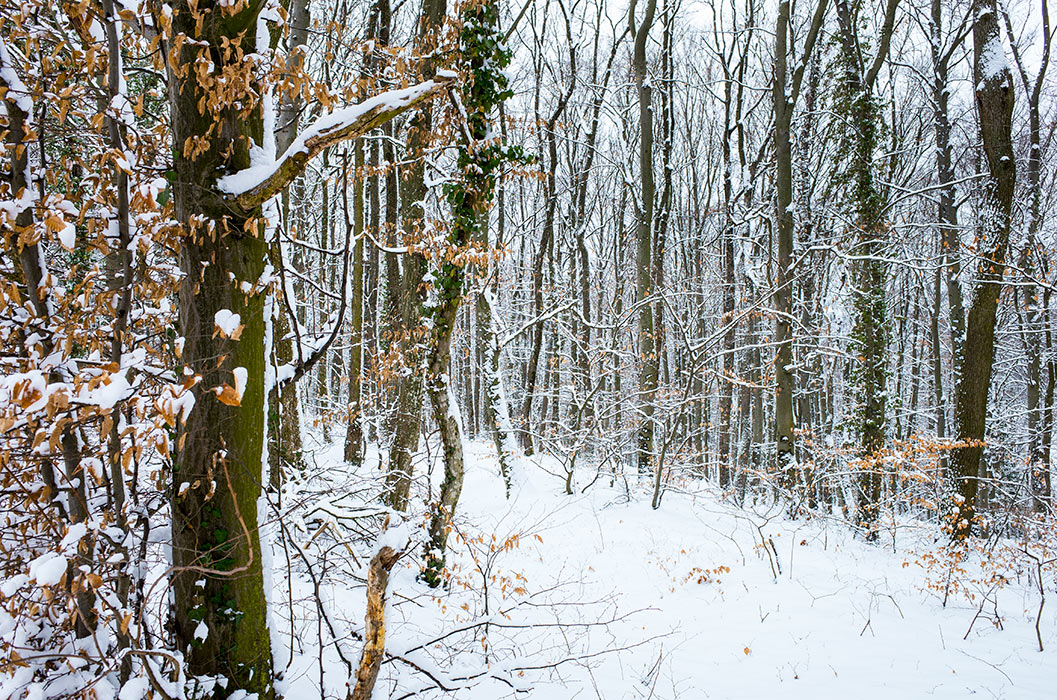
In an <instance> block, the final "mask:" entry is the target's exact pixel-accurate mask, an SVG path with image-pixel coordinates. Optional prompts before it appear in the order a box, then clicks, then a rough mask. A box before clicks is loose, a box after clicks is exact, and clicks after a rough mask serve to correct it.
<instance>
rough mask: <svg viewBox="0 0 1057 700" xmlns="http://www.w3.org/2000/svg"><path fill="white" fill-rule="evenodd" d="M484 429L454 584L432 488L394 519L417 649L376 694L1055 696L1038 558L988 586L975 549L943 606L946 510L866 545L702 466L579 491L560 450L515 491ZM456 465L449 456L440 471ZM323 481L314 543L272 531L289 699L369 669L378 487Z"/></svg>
mask: <svg viewBox="0 0 1057 700" xmlns="http://www.w3.org/2000/svg"><path fill="white" fill-rule="evenodd" d="M468 448H469V449H468V469H467V474H466V482H465V488H464V490H463V494H462V498H461V500H460V504H459V511H458V516H457V520H456V523H455V526H456V530H457V533H456V534H455V535H454V536H453V538H452V540H451V541H450V543H451V550H450V552H449V554H448V560H447V561H448V569H449V570H450V571H451V574H452V578H451V580H450V584H449V585H448V586H447V587H446V588H442V589H436V590H432V589H430V588H428V587H426V586H425V585H424V584H422V583H419V582H418V581H416V575H417V573H418V571H419V568H420V565H421V562H420V549H421V546H420V542H421V541H422V539H423V536H424V535H423V533H422V532H421V531H420V530H419V529H418V528H419V525H420V521H421V520H422V519H423V517H424V516H422V513H421V506H420V511H419V515H416V516H409V519H408V522H407V524H406V526H404V527H391V528H390V530H389V532H388V534H387V535H386V536H385V537H386V541H387V542H388V543H389V544H394V545H395V546H399V544H400V543H398V542H397V540H404V539H405V538H406V536H407V535H410V536H411V538H412V545H411V551H410V552H409V554H408V556H406V557H404V558H403V559H401V561H400V562H399V563H398V564H397V566H396V568H395V569H394V570H393V574H392V577H391V580H390V585H389V604H388V639H387V649H388V652H390V653H391V654H393V655H395V656H396V657H399V658H394V659H390V660H389V661H387V662H386V663H385V665H383V667H382V673H381V675H380V677H379V682H378V687H377V689H376V691H375V696H376V697H380V698H386V697H392V698H397V697H433V696H436V695H439V694H440V693H439V692H438V691H439V690H440V686H443V687H445V688H447V689H449V690H450V689H454V688H459V690H458V691H457V692H454V693H452V694H450V695H449V697H456V698H475V699H478V698H479V699H482V700H483V699H486V698H488V699H492V698H502V697H514V696H515V695H517V696H522V697H523V696H524V694H523V693H519V692H517V691H523V690H531V693H530V695H531V696H532V697H538V698H547V699H551V698H554V699H559V698H600V699H602V700H617V699H620V698H656V699H658V700H660V699H664V698H768V697H777V696H781V697H805V698H808V697H810V698H835V697H854V698H862V699H865V698H886V699H888V698H893V697H904V698H918V697H921V698H966V697H970V696H980V697H985V698H1047V697H1053V695H1052V693H1053V688H1054V685H1053V679H1054V674H1055V671H1057V653H1055V652H1054V649H1057V605H1053V604H1051V605H1050V606H1048V607H1047V608H1045V609H1044V612H1043V616H1042V619H1041V624H1040V629H1041V636H1042V642H1043V644H1044V646H1045V647H1046V651H1044V652H1040V651H1039V650H1038V641H1037V639H1036V634H1035V629H1034V627H1035V618H1036V615H1037V613H1038V608H1039V602H1040V600H1039V595H1038V592H1037V589H1036V588H1035V586H1034V584H1033V582H1031V581H1030V580H1029V578H1028V577H1026V576H1021V577H1019V580H1018V578H1016V577H1014V578H1012V579H1011V580H1009V581H1008V582H1005V584H1004V585H1002V586H999V587H996V588H992V587H991V586H990V585H989V584H987V583H973V582H972V580H973V579H976V580H979V579H981V577H982V574H981V573H980V570H978V569H977V568H975V567H974V566H971V565H967V566H966V567H965V568H966V573H965V574H964V575H962V576H960V577H959V576H955V577H953V578H955V579H958V578H960V579H962V580H963V582H965V583H966V586H965V590H963V591H959V590H956V589H955V588H956V587H952V590H951V593H950V596H949V598H948V600H947V603H946V606H944V605H943V596H944V587H945V583H946V580H945V573H944V572H945V571H946V569H945V568H943V565H942V563H934V564H932V568H931V571H926V569H925V568H924V567H923V563H924V562H926V561H927V560H928V555H929V554H930V553H936V552H939V551H940V545H942V544H943V543H942V541H936V537H937V533H936V530H935V529H934V528H930V527H916V526H915V525H914V524H913V523H901V524H900V526H899V527H898V528H896V529H895V540H894V545H893V531H892V529H891V528H890V529H889V530H888V531H887V533H886V535H885V536H884V538H882V541H881V542H880V543H878V544H866V543H864V542H862V541H861V540H859V539H856V538H855V537H854V536H853V535H852V533H851V532H850V531H849V529H848V528H847V526H846V525H841V524H839V523H837V522H836V521H834V522H832V523H827V522H826V521H825V520H823V519H819V518H814V519H806V518H801V519H797V520H790V519H787V518H786V517H785V515H784V513H783V512H782V510H781V508H780V507H774V506H770V504H756V505H755V506H754V507H746V508H744V509H743V508H738V507H736V506H735V505H733V504H732V503H730V502H728V501H726V500H724V499H722V498H721V497H720V494H717V493H716V492H715V491H714V490H713V489H712V488H711V487H710V486H708V485H706V483H705V482H700V483H697V482H690V483H686V484H683V485H682V488H681V489H679V490H669V491H668V492H667V493H666V495H665V498H664V501H663V504H662V506H661V508H660V509H659V510H657V511H654V510H652V509H651V508H650V505H649V495H648V485H647V484H645V483H643V484H636V483H634V482H628V483H626V484H625V482H624V481H623V480H617V481H616V482H615V483H614V482H613V481H612V480H611V479H610V478H609V477H608V475H607V476H603V477H602V478H600V479H598V480H597V481H596V482H595V483H594V484H593V485H592V486H591V487H590V488H588V489H587V490H586V492H584V493H581V489H583V487H584V486H586V485H587V482H589V481H590V478H581V479H580V481H581V483H580V484H579V485H578V487H577V488H576V489H575V491H576V495H573V496H568V495H565V493H564V483H563V477H562V476H558V474H561V472H562V470H561V467H560V465H559V464H558V463H557V462H555V461H553V460H551V459H550V458H549V457H546V456H536V457H531V458H520V459H519V460H518V461H517V462H516V464H517V475H516V480H515V481H516V483H515V485H514V488H513V491H512V494H511V496H510V498H509V500H508V499H506V498H505V497H504V484H503V481H502V479H501V478H500V476H499V471H498V467H497V464H496V460H495V458H494V453H493V451H492V449H491V446H490V445H488V444H485V443H471V444H470V445H468ZM423 459H425V457H423ZM312 461H313V463H314V464H315V465H316V467H317V471H318V472H319V473H329V474H331V475H341V474H344V473H345V472H344V471H343V470H346V469H347V467H346V465H345V464H344V463H343V462H342V461H341V448H340V446H339V445H335V446H332V447H325V446H324V447H320V448H319V449H318V450H317V451H316V452H315V454H314V456H313V458H312ZM328 468H329V469H330V470H329V471H328ZM377 469H378V459H377V454H376V453H371V454H370V456H369V459H368V460H367V463H366V464H365V466H364V467H363V470H364V473H363V474H361V475H359V477H360V478H359V480H357V479H356V475H354V476H353V478H351V479H350V480H349V481H348V482H347V483H348V484H356V483H369V482H370V480H368V479H364V478H363V477H364V476H368V475H369V474H374V473H375V470H377ZM423 471H425V470H423ZM441 471H442V470H441V469H440V468H439V465H438V467H437V468H434V469H433V470H432V473H433V475H434V479H435V481H436V480H438V475H439V474H440V473H441ZM420 473H422V472H420ZM346 476H347V475H346ZM585 477H586V473H585ZM325 481H326V480H325V479H324V480H323V481H320V482H319V483H317V484H315V488H314V489H311V488H310V489H308V491H309V492H311V491H313V490H314V491H315V492H316V494H317V495H316V496H312V497H309V498H307V499H306V500H304V501H301V502H299V503H297V504H295V505H293V506H290V505H288V506H286V508H287V509H289V510H288V511H287V512H290V513H294V514H295V516H296V517H294V518H293V520H292V521H290V522H291V523H292V525H291V524H289V523H288V525H287V526H288V527H292V530H291V531H296V530H297V529H298V527H300V528H303V529H302V532H301V534H298V535H296V536H295V540H301V541H302V551H303V553H304V558H302V557H301V554H300V553H298V552H296V551H293V550H292V549H291V547H290V546H287V547H283V546H282V545H281V544H280V542H279V538H276V537H274V536H273V538H272V539H273V560H274V561H275V562H276V563H278V562H280V561H282V560H283V559H284V558H286V557H289V558H290V559H291V561H292V562H293V571H294V573H293V577H292V579H288V578H287V577H286V576H285V575H284V574H281V573H280V572H282V571H283V569H284V568H286V567H279V566H276V567H275V571H276V574H275V578H274V580H273V594H272V595H273V598H272V599H273V603H274V606H273V624H272V627H273V638H274V640H273V644H274V645H276V646H281V647H282V650H278V651H277V669H283V668H284V667H285V668H286V670H285V672H284V674H283V675H284V678H283V681H282V683H281V685H280V687H281V688H283V689H284V690H285V694H286V697H288V698H308V697H320V695H321V694H320V690H319V686H320V677H321V673H322V677H323V678H324V684H325V686H326V688H325V690H324V692H323V693H322V696H323V697H334V696H341V697H344V694H345V692H346V689H345V681H346V679H347V677H348V669H347V667H346V666H345V665H344V664H343V663H342V661H341V659H340V658H339V654H338V650H339V649H340V651H341V654H343V655H344V656H345V657H346V658H347V659H348V660H349V661H351V663H352V666H353V668H355V665H356V663H357V661H358V655H359V649H360V646H361V644H360V642H359V641H358V639H357V638H356V635H358V634H359V632H360V631H362V627H363V611H364V609H365V601H364V586H363V583H362V577H363V576H364V575H365V567H366V563H367V560H368V558H369V556H370V551H369V550H362V551H359V550H357V549H356V546H355V545H351V544H350V542H352V541H353V540H354V539H355V533H354V532H353V529H354V528H355V524H354V523H355V522H356V521H357V517H354V516H362V515H364V514H365V513H366V512H370V511H372V510H376V509H375V507H374V506H372V505H368V504H369V503H371V501H368V500H366V499H367V496H368V494H367V492H360V491H356V490H355V489H353V491H355V492H354V493H352V495H348V496H344V497H343V494H344V491H343V489H346V488H348V486H347V485H346V486H342V487H340V488H337V489H328V488H327V486H326V484H325ZM374 481H377V479H374ZM343 483H345V482H343ZM303 486H304V485H302V487H303ZM416 488H419V489H422V490H424V489H425V484H424V483H419V484H417V485H416ZM434 488H435V485H434ZM421 495H422V494H421V493H420V494H419V498H417V502H418V503H421V502H422V498H421ZM629 496H630V498H629ZM324 511H326V512H327V513H328V514H327V515H321V514H322V513H323V512H324ZM308 514H313V515H311V516H309V515H308ZM326 521H330V522H331V525H330V526H328V528H327V529H326V530H325V531H324V532H322V533H320V532H319V526H320V524H321V523H322V522H326ZM343 523H344V525H345V526H348V527H346V529H342V524H343ZM350 523H353V525H351V526H350V525H349V524H350ZM337 532H342V533H345V534H344V535H343V536H340V537H334V536H332V535H333V534H334V533H337ZM369 532H370V530H369V529H368V528H366V527H365V528H364V536H363V537H364V541H367V538H369V534H368V533H369ZM313 536H314V540H313V541H312V543H311V544H305V542H306V541H307V540H308V539H309V538H312V537H313ZM761 538H762V539H761ZM324 553H325V556H324ZM353 554H355V558H354V557H353ZM306 560H307V561H310V562H311V572H309V569H308V567H306V566H305V565H304V562H305V561H306ZM482 571H483V572H484V574H485V576H484V577H483V576H482ZM1011 571H1012V570H1011V569H1010V570H1005V571H1003V573H1005V574H1006V575H1010V572H1011ZM313 578H314V579H315V580H316V581H318V582H319V596H318V599H319V600H322V601H323V610H324V612H325V618H326V619H324V620H323V621H322V622H321V621H320V618H319V615H318V614H317V613H316V610H317V607H316V599H317V596H316V595H315V588H316V586H315V584H314V583H313ZM483 578H485V579H486V580H487V594H486V592H485V586H484V585H483V583H482V580H483ZM930 580H932V581H933V582H938V583H937V584H936V585H933V586H932V587H931V588H930V587H929V581H930ZM965 591H968V592H969V593H971V594H972V595H973V597H974V599H973V600H970V599H969V596H968V595H966V592H965ZM291 593H292V595H293V599H294V601H295V602H294V606H293V611H294V622H293V624H292V625H291V622H290V610H291V607H290V605H289V601H290V596H291ZM486 598H487V603H486ZM985 598H986V600H985ZM981 602H983V605H982V606H981ZM486 605H487V609H486ZM974 618H975V620H974ZM485 623H488V624H487V625H485ZM329 627H333V628H334V632H333V634H332V633H331V632H330V631H329ZM970 627H971V629H970ZM967 631H968V634H967ZM335 636H336V637H337V638H338V639H339V644H338V645H337V646H336V645H335V644H334V643H333V639H334V637H335ZM441 638H443V642H444V643H443V645H441V644H435V645H432V644H430V643H429V642H430V641H431V640H440V639H441ZM320 640H322V644H323V648H324V653H323V655H322V659H321V658H320V655H319V653H318V650H319V648H320ZM291 643H292V644H293V647H294V654H293V656H292V657H291V656H290V654H289V651H288V650H289V648H290V645H291ZM415 667H417V668H415Z"/></svg>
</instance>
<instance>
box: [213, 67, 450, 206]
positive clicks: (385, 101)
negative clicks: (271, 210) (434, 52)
mask: <svg viewBox="0 0 1057 700" xmlns="http://www.w3.org/2000/svg"><path fill="white" fill-rule="evenodd" d="M455 78H456V75H455V73H451V72H444V71H438V72H437V75H436V77H434V78H433V79H432V80H426V81H424V82H421V83H419V84H418V85H414V86H412V87H409V88H405V89H403V90H390V91H388V92H383V93H382V94H380V95H376V96H375V97H372V98H370V99H368V100H365V101H363V102H361V103H360V104H357V105H350V106H348V107H344V108H342V109H338V110H335V111H334V112H331V113H330V114H326V115H324V116H322V117H320V118H319V119H317V120H316V122H315V123H314V124H312V125H311V126H310V127H308V128H307V129H306V130H305V131H304V132H302V133H301V134H300V135H299V136H298V137H297V139H296V140H295V141H294V142H293V144H291V145H290V148H288V149H286V153H284V154H283V155H282V156H281V157H280V158H279V159H278V160H276V161H274V162H270V163H262V164H260V165H254V166H251V167H249V168H246V169H245V170H240V171H239V172H237V173H233V174H231V175H225V176H224V177H221V178H220V179H219V180H217V187H218V188H219V189H220V191H221V192H225V193H227V194H228V195H229V198H230V201H231V203H232V204H233V205H235V206H236V207H238V208H239V209H242V210H243V211H249V210H252V209H255V208H256V207H259V206H260V205H262V204H264V203H265V202H266V201H268V200H269V199H271V198H272V197H274V196H275V195H277V194H279V193H280V192H282V190H283V188H284V187H286V185H287V184H289V183H290V182H291V181H292V180H293V179H294V178H296V177H297V176H298V175H300V174H301V173H302V172H303V171H304V169H305V167H306V166H307V165H308V161H310V160H311V159H312V158H313V157H315V156H316V155H318V154H319V153H321V152H322V151H323V150H324V149H326V148H328V147H330V146H333V145H335V144H338V143H341V142H342V141H349V140H351V139H355V138H357V137H360V136H363V135H364V134H366V133H367V132H369V131H371V130H372V129H374V128H376V127H379V126H381V125H382V124H384V123H385V122H387V121H389V120H390V119H392V118H393V117H396V116H398V115H400V114H402V113H404V112H406V111H407V110H409V109H411V108H412V107H415V106H416V105H418V104H419V103H421V102H424V101H426V100H428V99H431V98H432V97H433V96H434V95H436V94H437V93H438V92H440V91H441V90H442V89H444V88H445V87H447V86H448V85H449V84H451V83H453V82H454V81H455Z"/></svg>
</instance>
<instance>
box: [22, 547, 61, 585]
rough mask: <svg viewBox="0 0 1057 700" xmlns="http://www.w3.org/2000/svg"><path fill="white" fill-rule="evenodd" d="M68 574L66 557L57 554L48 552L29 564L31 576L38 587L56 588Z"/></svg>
mask: <svg viewBox="0 0 1057 700" xmlns="http://www.w3.org/2000/svg"><path fill="white" fill-rule="evenodd" d="M65 573H66V557H64V556H62V555H61V554H58V553H56V552H47V553H45V554H42V555H40V556H39V557H37V558H36V559H34V560H33V561H32V562H30V564H29V576H30V578H32V579H34V580H35V581H36V582H37V585H38V586H54V585H55V584H57V583H58V582H59V581H61V580H62V577H63V575H64V574H65Z"/></svg>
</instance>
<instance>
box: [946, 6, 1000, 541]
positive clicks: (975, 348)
mask: <svg viewBox="0 0 1057 700" xmlns="http://www.w3.org/2000/svg"><path fill="white" fill-rule="evenodd" d="M973 17H974V18H975V22H974V24H973V81H974V83H975V85H976V108H977V111H978V113H979V116H980V139H981V142H982V144H983V148H984V153H985V154H986V156H987V166H988V173H987V175H988V177H987V181H986V183H985V184H984V196H983V210H982V211H981V212H980V215H979V219H978V224H977V240H978V242H979V243H978V250H977V255H978V256H979V262H978V264H977V268H976V290H975V293H974V294H973V297H972V303H971V304H970V305H969V313H968V317H967V319H966V329H965V357H964V360H963V363H962V374H961V377H959V381H958V383H957V386H956V392H955V403H954V416H955V422H956V425H957V430H958V440H959V442H960V443H962V444H961V445H960V446H959V447H958V448H956V449H955V450H954V452H953V458H952V460H951V462H952V467H953V469H954V472H955V477H956V478H957V479H958V483H957V489H958V493H957V497H956V499H955V501H956V503H955V506H956V508H957V511H956V512H955V514H954V521H953V526H954V535H955V536H956V537H958V538H962V537H965V536H968V535H969V534H970V533H971V532H972V529H973V522H974V519H975V514H976V496H977V493H978V491H979V473H980V457H981V455H982V454H983V449H984V440H985V439H986V437H987V433H986V427H987V397H988V394H989V391H990V386H991V369H992V366H993V364H994V350H995V323H996V318H997V312H998V297H999V294H1000V293H1001V292H1002V287H1003V283H1002V277H1003V274H1004V272H1005V263H1006V253H1007V251H1008V249H1009V228H1010V213H1011V211H1012V206H1013V190H1014V185H1015V181H1016V163H1015V161H1014V156H1013V139H1012V125H1011V122H1012V115H1013V75H1012V73H1011V71H1010V69H1009V65H1008V64H1007V63H1006V61H1005V49H1004V48H1003V46H1002V37H1001V35H1000V33H999V24H998V9H997V6H996V2H995V0H975V2H974V3H973Z"/></svg>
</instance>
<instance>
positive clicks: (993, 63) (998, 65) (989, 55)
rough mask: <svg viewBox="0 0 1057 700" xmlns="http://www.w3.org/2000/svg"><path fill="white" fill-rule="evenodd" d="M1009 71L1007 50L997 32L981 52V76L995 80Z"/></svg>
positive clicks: (984, 78) (986, 79)
mask: <svg viewBox="0 0 1057 700" xmlns="http://www.w3.org/2000/svg"><path fill="white" fill-rule="evenodd" d="M1007 73H1009V62H1008V61H1007V60H1006V51H1005V48H1003V46H1002V39H1001V38H1000V37H999V35H998V33H997V32H995V34H994V35H992V36H991V38H990V39H988V40H987V43H986V44H984V48H983V50H982V51H981V52H980V77H981V78H982V79H983V80H985V81H988V80H993V79H995V78H999V77H1001V76H1003V75H1006V74H1007Z"/></svg>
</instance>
